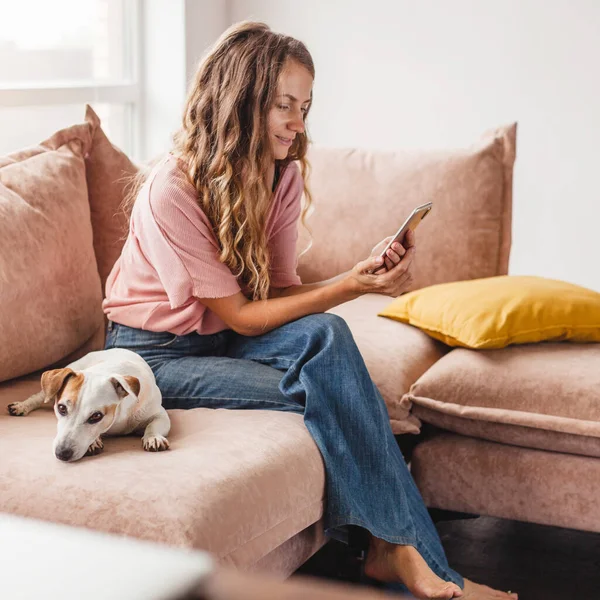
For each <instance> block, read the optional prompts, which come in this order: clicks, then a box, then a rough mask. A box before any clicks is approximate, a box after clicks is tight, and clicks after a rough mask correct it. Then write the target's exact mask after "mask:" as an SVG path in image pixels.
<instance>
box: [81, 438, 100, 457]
mask: <svg viewBox="0 0 600 600" xmlns="http://www.w3.org/2000/svg"><path fill="white" fill-rule="evenodd" d="M102 450H104V442H103V441H102V439H101V438H98V439H97V440H96V441H95V442H94V443H93V444H92V445H91V446H90V447H89V448H88V449H87V452H86V453H85V455H86V456H95V455H96V454H100V452H102Z"/></svg>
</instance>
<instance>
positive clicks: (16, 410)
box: [7, 402, 29, 417]
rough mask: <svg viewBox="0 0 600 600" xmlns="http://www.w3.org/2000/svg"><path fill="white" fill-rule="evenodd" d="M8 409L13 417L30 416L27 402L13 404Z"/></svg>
mask: <svg viewBox="0 0 600 600" xmlns="http://www.w3.org/2000/svg"><path fill="white" fill-rule="evenodd" d="M7 408H8V414H9V415H12V416H13V417H24V416H26V415H28V414H29V411H28V410H27V409H26V408H25V402H13V403H12V404H9V405H8V406H7Z"/></svg>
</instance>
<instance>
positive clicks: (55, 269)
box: [0, 125, 102, 381]
mask: <svg viewBox="0 0 600 600" xmlns="http://www.w3.org/2000/svg"><path fill="white" fill-rule="evenodd" d="M90 145H91V136H90V131H89V128H88V127H87V126H85V125H83V126H73V127H69V128H66V129H64V130H61V131H59V132H57V133H55V134H54V135H53V136H51V137H50V138H49V139H47V140H45V141H43V142H42V143H40V144H39V145H38V146H33V147H31V148H27V149H25V150H22V151H19V152H15V153H12V154H10V155H8V156H3V157H0V288H1V289H2V297H1V306H0V341H1V342H2V343H1V344H0V381H4V380H7V379H10V378H12V377H17V376H19V375H23V374H25V373H29V372H31V371H34V370H36V369H39V368H41V367H44V366H46V365H48V364H50V363H53V362H54V361H57V360H60V359H61V358H62V357H64V356H65V355H67V354H69V353H71V352H73V351H74V350H76V349H77V348H78V347H80V346H81V345H82V344H84V343H85V342H86V341H87V340H88V339H89V338H90V337H91V336H92V335H93V334H94V333H95V332H96V331H97V329H98V327H99V326H100V325H101V323H102V312H101V301H102V297H101V290H100V280H99V277H98V272H97V269H96V261H95V257H94V250H93V247H92V227H91V224H90V208H89V203H88V195H87V186H86V180H85V176H86V169H85V163H84V157H85V155H86V154H87V152H88V150H89V148H90Z"/></svg>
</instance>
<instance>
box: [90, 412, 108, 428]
mask: <svg viewBox="0 0 600 600" xmlns="http://www.w3.org/2000/svg"><path fill="white" fill-rule="evenodd" d="M103 417H104V415H103V414H102V413H101V412H95V413H93V414H92V416H91V417H90V418H89V419H88V420H87V422H88V423H89V424H90V425H94V424H95V423H98V422H100V421H102V418H103Z"/></svg>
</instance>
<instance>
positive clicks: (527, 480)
mask: <svg viewBox="0 0 600 600" xmlns="http://www.w3.org/2000/svg"><path fill="white" fill-rule="evenodd" d="M411 465H412V466H411V472H412V475H413V477H414V479H415V481H416V483H417V486H418V487H419V490H420V491H421V495H422V496H423V500H424V501H425V504H427V506H429V507H431V508H441V509H444V510H455V511H459V512H466V513H472V514H476V515H488V516H492V517H499V518H502V519H512V520H515V521H526V522H529V523H540V524H542V525H554V526H556V527H568V528H571V529H581V530H584V531H595V532H599V533H600V519H599V518H598V515H599V514H600V461H599V460H596V459H595V458H592V457H590V456H575V455H573V454H562V453H559V452H547V451H545V450H537V449H534V448H518V447H516V446H511V445H508V444H497V443H495V442H489V441H487V440H478V439H475V438H472V437H465V436H462V435H457V434H455V433H442V434H440V435H436V436H433V437H432V438H430V439H428V440H427V441H425V442H421V443H419V444H418V445H417V447H416V448H415V451H414V454H413V457H412V461H411Z"/></svg>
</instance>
